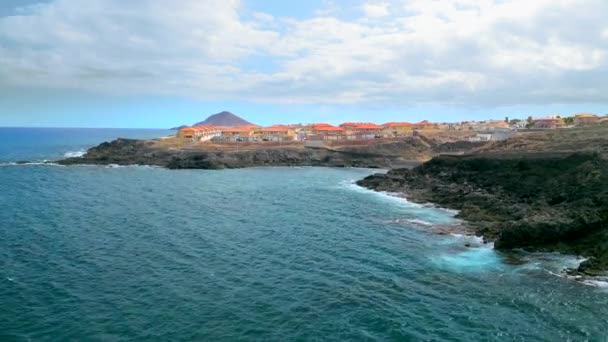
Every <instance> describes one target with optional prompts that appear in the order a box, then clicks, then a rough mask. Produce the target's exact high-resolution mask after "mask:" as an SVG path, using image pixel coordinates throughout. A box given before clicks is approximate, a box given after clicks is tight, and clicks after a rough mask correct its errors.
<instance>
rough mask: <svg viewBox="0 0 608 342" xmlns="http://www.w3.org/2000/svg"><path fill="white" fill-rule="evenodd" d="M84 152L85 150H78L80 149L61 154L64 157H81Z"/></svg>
mask: <svg viewBox="0 0 608 342" xmlns="http://www.w3.org/2000/svg"><path fill="white" fill-rule="evenodd" d="M85 154H87V151H85V150H80V151H70V152H66V153H64V154H63V156H64V157H65V158H82V157H84V155H85Z"/></svg>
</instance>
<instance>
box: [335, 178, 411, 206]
mask: <svg viewBox="0 0 608 342" xmlns="http://www.w3.org/2000/svg"><path fill="white" fill-rule="evenodd" d="M342 186H344V187H346V188H348V189H349V190H354V191H356V192H360V193H365V194H371V195H374V196H377V197H380V198H381V199H384V200H389V201H391V202H394V203H399V204H404V205H406V206H408V207H414V208H422V207H423V205H422V204H418V203H413V202H410V201H408V200H407V198H405V197H403V196H402V194H400V193H396V192H387V191H375V190H370V189H367V188H364V187H362V186H359V185H357V183H356V181H355V180H350V181H344V182H342Z"/></svg>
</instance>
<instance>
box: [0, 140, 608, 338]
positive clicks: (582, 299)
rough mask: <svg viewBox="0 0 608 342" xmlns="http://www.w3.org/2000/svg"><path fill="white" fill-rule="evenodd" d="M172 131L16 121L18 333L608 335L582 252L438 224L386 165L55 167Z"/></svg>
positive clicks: (9, 232) (1, 274) (0, 292)
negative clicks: (502, 240) (513, 256)
mask: <svg viewBox="0 0 608 342" xmlns="http://www.w3.org/2000/svg"><path fill="white" fill-rule="evenodd" d="M166 134H169V133H168V132H167V131H153V130H112V129H107V130H93V129H86V130H84V129H23V128H22V129H17V128H0V208H1V210H0V260H1V267H0V303H1V310H0V341H293V340H297V341H345V340H349V341H359V340H360V341H444V340H449V341H487V340H498V341H567V340H569V341H606V340H607V339H608V332H607V331H608V329H607V328H608V291H607V289H606V288H605V287H602V286H591V285H594V284H582V283H580V282H576V281H573V280H571V279H568V278H566V277H563V276H561V274H560V271H561V270H562V269H563V268H564V267H566V266H575V265H576V264H577V263H578V262H580V260H577V259H576V258H575V257H572V256H563V255H558V254H523V255H522V258H524V259H526V260H527V261H528V262H527V263H524V264H517V265H514V264H512V263H510V262H508V260H509V258H508V257H507V256H505V255H502V254H499V253H497V252H495V251H494V250H493V249H492V248H491V246H489V245H484V244H482V243H481V242H480V241H478V240H477V239H476V238H471V237H466V236H459V235H449V234H448V235H436V234H433V233H430V232H429V230H430V229H431V228H433V227H437V226H445V225H450V224H452V223H454V222H456V219H455V218H454V213H453V212H450V211H446V210H442V209H438V208H433V207H431V206H422V205H416V204H412V203H409V202H407V201H406V200H404V199H401V198H397V197H394V196H391V195H388V194H381V193H375V192H371V191H368V190H365V189H362V188H359V187H357V186H356V185H355V184H354V181H356V180H358V179H361V178H363V177H365V176H367V175H369V174H371V173H373V172H377V171H374V170H367V169H332V168H307V167H305V168H251V169H241V170H222V171H206V170H166V169H162V168H155V167H145V166H133V167H104V166H74V167H62V166H56V165H52V164H39V162H42V161H48V160H54V159H58V158H62V157H63V156H77V155H79V154H81V153H82V152H83V151H85V150H86V148H88V147H91V146H94V145H96V144H98V143H100V142H103V141H105V140H110V139H113V138H116V137H127V138H129V137H130V138H148V137H154V136H162V135H166ZM19 161H29V162H30V163H29V164H26V165H18V164H16V162H19ZM465 244H470V245H471V247H466V246H465ZM595 285H597V284H595Z"/></svg>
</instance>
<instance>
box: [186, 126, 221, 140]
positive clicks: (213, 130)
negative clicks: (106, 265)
mask: <svg viewBox="0 0 608 342" xmlns="http://www.w3.org/2000/svg"><path fill="white" fill-rule="evenodd" d="M221 135H222V132H221V130H220V128H219V127H215V126H194V127H182V128H181V129H180V130H179V131H178V132H177V136H178V137H179V138H182V139H191V140H192V141H210V140H211V139H214V138H217V137H220V136H221Z"/></svg>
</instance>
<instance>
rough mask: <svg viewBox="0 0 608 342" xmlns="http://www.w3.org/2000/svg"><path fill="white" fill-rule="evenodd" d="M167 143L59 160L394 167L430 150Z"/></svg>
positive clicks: (413, 145) (122, 143)
mask: <svg viewBox="0 0 608 342" xmlns="http://www.w3.org/2000/svg"><path fill="white" fill-rule="evenodd" d="M235 146H236V148H235V147H234V146H232V148H220V149H213V148H191V149H187V148H172V147H166V146H162V145H161V144H160V143H159V141H155V140H130V139H117V140H114V141H112V142H105V143H102V144H100V145H99V146H96V147H93V148H91V149H89V150H88V151H87V153H86V154H85V155H84V156H83V157H80V158H68V159H64V160H60V161H58V162H57V163H59V164H61V165H79V164H89V165H109V164H117V165H153V166H161V167H166V168H170V169H225V168H243V167H256V166H329V167H365V168H394V167H409V166H410V165H418V164H420V162H416V161H417V160H425V159H429V158H430V157H431V156H432V153H433V152H432V150H431V149H430V148H429V147H428V146H427V145H425V144H423V143H421V142H420V141H418V140H415V139H410V140H407V141H406V140H404V141H398V142H391V143H379V144H373V145H372V146H355V147H341V148H335V149H329V148H305V147H303V146H301V145H286V146H283V147H264V146H263V145H260V146H259V147H256V148H249V149H247V148H241V149H239V148H238V146H237V145H235Z"/></svg>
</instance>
